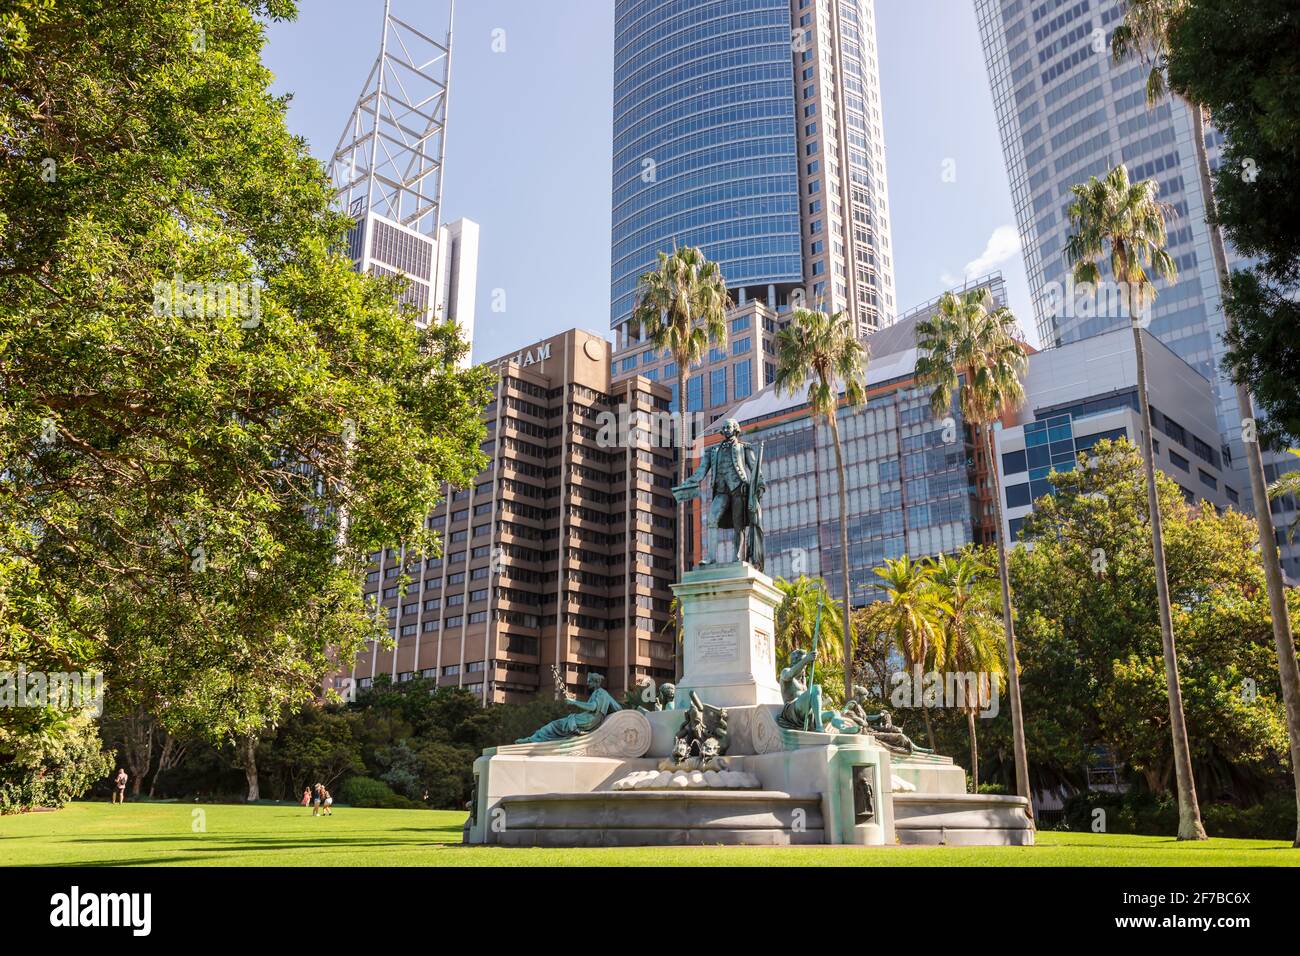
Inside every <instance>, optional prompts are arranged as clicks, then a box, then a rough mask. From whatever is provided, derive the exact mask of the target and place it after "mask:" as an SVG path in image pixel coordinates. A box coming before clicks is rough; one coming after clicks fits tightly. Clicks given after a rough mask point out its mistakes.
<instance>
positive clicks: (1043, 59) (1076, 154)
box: [975, 0, 1300, 576]
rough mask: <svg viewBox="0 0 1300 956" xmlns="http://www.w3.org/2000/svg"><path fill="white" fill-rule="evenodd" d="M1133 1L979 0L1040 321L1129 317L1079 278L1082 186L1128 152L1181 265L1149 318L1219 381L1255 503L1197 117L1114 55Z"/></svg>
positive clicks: (1236, 477)
mask: <svg viewBox="0 0 1300 956" xmlns="http://www.w3.org/2000/svg"><path fill="white" fill-rule="evenodd" d="M1124 9H1125V7H1124V3H1123V2H1122V0H1119V2H1117V0H975V11H976V17H977V19H978V22H979V30H980V38H981V41H982V43H983V47H984V57H985V61H986V63H987V66H988V74H989V83H990V85H991V87H992V91H993V104H994V108H995V109H996V111H997V116H998V126H999V132H1000V134H1001V138H1002V149H1003V153H1004V156H1005V158H1006V165H1007V174H1008V177H1009V179H1010V182H1011V195H1012V200H1013V203H1014V205H1015V209H1016V219H1017V225H1018V228H1019V230H1020V235H1021V239H1022V243H1023V247H1024V257H1025V269H1026V272H1027V273H1028V278H1029V287H1030V292H1031V294H1032V297H1033V306H1034V318H1035V320H1036V322H1037V326H1038V334H1039V337H1040V339H1041V342H1042V345H1043V347H1044V348H1052V347H1054V346H1060V345H1065V344H1068V343H1070V342H1075V341H1078V340H1079V339H1082V338H1086V337H1089V336H1093V335H1097V334H1099V333H1102V332H1106V331H1108V330H1111V329H1115V328H1120V327H1124V326H1126V325H1127V323H1128V321H1129V319H1128V317H1127V312H1126V311H1125V310H1124V309H1123V308H1112V307H1108V306H1107V305H1106V304H1105V302H1104V299H1103V298H1102V297H1100V296H1099V297H1098V298H1097V299H1096V300H1093V299H1091V298H1090V297H1084V298H1083V299H1076V298H1075V296H1074V294H1073V291H1072V289H1071V288H1070V287H1069V286H1068V272H1069V266H1068V264H1067V262H1066V260H1065V255H1064V249H1065V243H1066V240H1067V238H1068V236H1069V233H1070V225H1069V218H1068V216H1067V214H1066V209H1067V207H1068V206H1069V204H1070V202H1071V198H1072V197H1071V194H1070V187H1071V186H1073V185H1075V184H1076V183H1082V182H1086V181H1087V180H1088V178H1089V177H1090V176H1098V177H1100V176H1103V175H1104V174H1105V173H1106V171H1107V170H1109V169H1110V168H1111V167H1113V166H1115V165H1117V164H1118V163H1121V162H1122V163H1124V164H1125V165H1126V166H1127V167H1128V170H1129V176H1130V178H1131V179H1132V180H1134V181H1137V180H1141V179H1155V180H1156V181H1157V182H1159V184H1160V198H1161V200H1162V201H1164V202H1166V203H1168V204H1169V208H1170V213H1171V215H1170V216H1169V228H1168V231H1169V235H1168V250H1169V254H1170V255H1171V256H1173V258H1174V261H1175V263H1176V265H1177V267H1178V273H1179V274H1178V278H1177V281H1176V282H1175V283H1173V284H1170V283H1167V282H1165V281H1163V280H1159V281H1157V283H1156V285H1157V289H1158V296H1157V298H1156V301H1155V305H1154V308H1153V309H1152V311H1151V314H1150V324H1149V325H1148V326H1147V329H1148V331H1150V332H1151V333H1152V334H1153V335H1154V336H1155V337H1156V338H1158V339H1160V340H1161V341H1162V342H1164V343H1165V344H1166V345H1168V346H1169V348H1170V349H1172V350H1173V351H1174V353H1176V354H1177V355H1178V356H1179V357H1180V358H1182V359H1183V360H1184V361H1185V362H1187V363H1188V364H1189V365H1191V366H1192V367H1193V368H1195V369H1196V370H1197V371H1198V372H1200V373H1201V374H1202V375H1203V376H1205V377H1206V378H1207V379H1209V380H1210V382H1211V383H1212V384H1213V385H1214V389H1215V393H1214V394H1215V408H1216V412H1217V416H1218V429H1219V436H1218V439H1219V443H1220V445H1221V447H1220V448H1218V449H1215V451H1216V453H1217V454H1219V455H1221V456H1222V458H1223V460H1224V466H1225V469H1227V470H1228V471H1229V472H1231V477H1230V478H1228V475H1227V474H1225V478H1228V480H1229V482H1230V484H1231V485H1233V486H1235V487H1236V488H1239V489H1241V490H1242V498H1243V507H1248V506H1249V493H1250V484H1249V481H1248V480H1247V479H1246V476H1245V474H1244V470H1245V457H1244V454H1243V451H1242V444H1241V422H1242V419H1243V418H1244V417H1247V416H1249V415H1250V414H1251V413H1250V412H1249V411H1247V412H1243V411H1241V410H1240V409H1238V407H1237V401H1236V395H1235V393H1234V390H1233V387H1232V384H1231V382H1230V381H1229V380H1228V378H1227V375H1226V373H1225V372H1224V371H1223V369H1222V359H1223V354H1224V351H1225V348H1224V344H1223V333H1224V314H1223V307H1222V300H1221V296H1220V291H1219V283H1218V277H1217V276H1216V274H1215V267H1214V257H1213V253H1212V251H1211V248H1210V235H1209V227H1208V225H1207V224H1206V201H1205V197H1204V196H1203V195H1202V191H1201V186H1200V179H1199V176H1198V171H1197V168H1196V153H1195V149H1194V146H1193V142H1192V135H1193V133H1192V123H1191V117H1190V115H1189V113H1188V110H1187V108H1186V107H1185V106H1184V105H1183V103H1182V102H1181V101H1180V100H1178V99H1176V98H1173V97H1167V98H1166V99H1165V100H1164V101H1162V102H1161V103H1159V104H1157V105H1156V106H1154V107H1148V106H1147V101H1146V87H1145V83H1146V77H1147V74H1148V72H1149V70H1150V66H1149V65H1148V64H1144V63H1142V62H1141V61H1140V60H1138V59H1134V60H1132V61H1129V62H1125V63H1121V64H1116V63H1114V62H1113V60H1112V58H1111V55H1110V38H1111V34H1112V33H1113V32H1114V30H1115V27H1116V26H1118V25H1119V24H1120V22H1121V21H1122V20H1123V17H1124ZM1221 144H1222V137H1221V135H1220V134H1219V133H1217V132H1216V131H1214V130H1213V129H1211V130H1209V131H1207V134H1206V145H1207V147H1208V148H1209V149H1210V151H1211V153H1210V158H1211V162H1214V163H1216V164H1217V161H1218V157H1219V153H1220V146H1221ZM1229 256H1230V265H1233V266H1236V265H1239V264H1240V262H1241V260H1240V259H1239V258H1238V257H1236V256H1235V255H1233V253H1232V250H1231V249H1229ZM1105 278H1107V279H1110V278H1111V276H1110V275H1109V273H1108V272H1107V273H1106V274H1105ZM1111 301H1112V302H1113V301H1115V299H1114V298H1112V299H1111ZM1265 465H1266V468H1267V470H1268V471H1269V473H1270V474H1273V475H1275V474H1276V469H1277V467H1278V465H1279V461H1278V459H1277V458H1276V457H1273V456H1268V455H1266V456H1265ZM1288 523H1289V520H1287V519H1281V520H1279V522H1278V525H1279V527H1285V526H1286V524H1288ZM1279 543H1280V544H1281V545H1282V546H1283V566H1284V568H1285V569H1286V570H1287V571H1288V573H1290V574H1291V575H1292V576H1295V575H1297V574H1300V548H1293V547H1289V546H1288V545H1287V542H1286V539H1285V535H1282V534H1280V535H1279Z"/></svg>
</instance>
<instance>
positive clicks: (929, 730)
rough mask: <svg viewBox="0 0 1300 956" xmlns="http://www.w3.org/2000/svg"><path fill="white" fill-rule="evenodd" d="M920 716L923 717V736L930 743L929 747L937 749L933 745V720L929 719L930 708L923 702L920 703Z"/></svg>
mask: <svg viewBox="0 0 1300 956" xmlns="http://www.w3.org/2000/svg"><path fill="white" fill-rule="evenodd" d="M921 716H922V717H924V718H925V736H926V739H927V740H928V741H929V743H930V749H931V750H936V749H938V748H937V747H935V745H934V721H932V720H931V719H930V708H929V707H927V706H926V705H925V704H922V705H921Z"/></svg>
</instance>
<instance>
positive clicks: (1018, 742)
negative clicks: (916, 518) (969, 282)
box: [983, 423, 1034, 823]
mask: <svg viewBox="0 0 1300 956" xmlns="http://www.w3.org/2000/svg"><path fill="white" fill-rule="evenodd" d="M983 432H984V437H985V442H984V444H985V453H986V454H987V455H988V459H989V483H990V484H991V485H992V487H993V530H994V534H995V536H996V540H997V545H998V580H999V582H1000V583H1001V585H1002V632H1003V635H1004V636H1005V638H1006V642H1007V690H1008V692H1009V696H1010V697H1011V737H1012V742H1013V747H1014V750H1015V759H1016V793H1018V794H1019V795H1020V796H1022V797H1024V798H1025V799H1026V800H1028V801H1029V804H1028V806H1027V807H1026V809H1025V812H1026V813H1027V814H1028V815H1029V820H1030V822H1031V823H1033V822H1034V798H1033V793H1032V792H1031V791H1030V789H1029V757H1028V754H1027V752H1026V748H1025V717H1024V712H1023V709H1022V707H1021V704H1020V662H1019V660H1018V658H1017V657H1016V626H1015V623H1014V621H1013V620H1012V614H1013V610H1012V607H1011V576H1010V574H1009V573H1008V571H1007V542H1006V537H1005V536H1004V535H1003V534H1002V483H1001V482H1000V481H999V480H998V463H997V458H996V456H995V454H994V451H993V425H992V423H988V424H985V425H984V426H983Z"/></svg>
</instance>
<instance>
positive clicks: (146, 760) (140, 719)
mask: <svg viewBox="0 0 1300 956" xmlns="http://www.w3.org/2000/svg"><path fill="white" fill-rule="evenodd" d="M153 738H154V724H153V718H152V717H150V716H149V715H148V713H146V712H145V709H144V708H143V707H138V708H136V711H135V713H133V714H132V715H131V716H130V717H127V718H126V719H125V720H123V721H122V744H123V747H122V749H123V751H124V758H125V762H126V766H127V772H128V773H129V775H130V777H131V796H133V797H138V796H140V787H141V786H142V785H143V784H144V778H145V777H147V776H148V775H149V767H150V766H152V764H153Z"/></svg>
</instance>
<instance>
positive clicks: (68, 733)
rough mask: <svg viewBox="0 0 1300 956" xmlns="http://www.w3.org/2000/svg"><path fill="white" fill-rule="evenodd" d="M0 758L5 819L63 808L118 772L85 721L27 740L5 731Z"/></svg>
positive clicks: (0, 730) (64, 721) (66, 722)
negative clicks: (107, 776) (25, 813)
mask: <svg viewBox="0 0 1300 956" xmlns="http://www.w3.org/2000/svg"><path fill="white" fill-rule="evenodd" d="M16 709H18V710H26V709H27V708H16ZM17 743H20V744H21V745H20V746H15V744H17ZM0 755H3V759H0V814H6V813H17V812H21V811H24V810H32V809H35V808H37V807H56V808H57V807H62V806H63V805H64V804H66V803H67V802H68V801H69V800H71V799H73V798H75V797H79V796H81V795H82V794H83V793H85V792H86V790H88V789H89V788H90V786H91V784H93V783H94V782H95V780H97V779H99V778H100V777H103V776H105V775H106V774H108V773H109V772H111V770H112V766H113V765H112V762H111V759H110V757H109V755H108V754H106V753H105V752H104V751H103V749H102V747H101V745H100V741H99V732H98V730H97V729H96V727H95V725H94V722H93V721H92V720H90V719H89V718H88V717H84V716H78V717H72V718H60V719H58V720H57V721H56V722H54V723H53V724H46V725H45V726H43V727H42V728H41V730H40V731H39V732H25V733H22V734H21V735H18V734H15V733H14V731H12V730H7V729H6V728H5V727H4V726H0Z"/></svg>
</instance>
